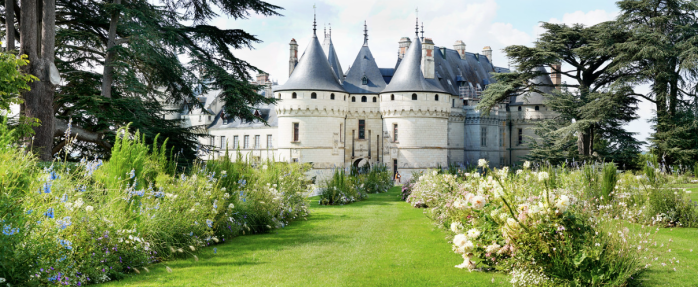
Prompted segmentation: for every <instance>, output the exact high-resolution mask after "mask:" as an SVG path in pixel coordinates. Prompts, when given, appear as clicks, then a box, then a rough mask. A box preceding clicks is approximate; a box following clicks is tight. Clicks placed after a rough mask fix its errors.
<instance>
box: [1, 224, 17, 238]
mask: <svg viewBox="0 0 698 287" xmlns="http://www.w3.org/2000/svg"><path fill="white" fill-rule="evenodd" d="M15 233H19V227H15V228H12V226H11V225H5V226H4V227H3V228H2V234H5V235H7V236H12V235H13V234H15Z"/></svg>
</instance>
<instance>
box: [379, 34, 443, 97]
mask: <svg viewBox="0 0 698 287" xmlns="http://www.w3.org/2000/svg"><path fill="white" fill-rule="evenodd" d="M421 65H422V42H421V41H420V40H419V38H417V37H415V38H414V39H413V40H412V45H410V47H409V48H408V49H407V53H405V57H404V58H403V59H402V61H401V62H400V65H399V66H398V67H397V70H396V71H395V75H393V78H392V80H390V84H389V85H388V87H386V88H385V90H383V92H382V93H392V92H439V93H445V91H444V90H442V89H441V88H439V87H437V86H434V85H433V84H431V83H429V82H428V81H427V80H426V79H424V74H422V68H421Z"/></svg>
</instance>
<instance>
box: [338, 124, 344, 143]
mask: <svg viewBox="0 0 698 287" xmlns="http://www.w3.org/2000/svg"><path fill="white" fill-rule="evenodd" d="M343 133H344V125H342V124H339V142H343V141H342V134H343Z"/></svg>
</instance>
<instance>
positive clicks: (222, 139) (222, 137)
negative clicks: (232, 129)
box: [221, 136, 225, 149]
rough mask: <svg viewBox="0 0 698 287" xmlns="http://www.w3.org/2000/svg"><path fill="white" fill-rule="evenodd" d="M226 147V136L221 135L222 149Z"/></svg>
mask: <svg viewBox="0 0 698 287" xmlns="http://www.w3.org/2000/svg"><path fill="white" fill-rule="evenodd" d="M224 147H225V136H221V149H223V148H224Z"/></svg>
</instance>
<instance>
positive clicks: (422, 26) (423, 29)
mask: <svg viewBox="0 0 698 287" xmlns="http://www.w3.org/2000/svg"><path fill="white" fill-rule="evenodd" d="M422 41H424V22H422Z"/></svg>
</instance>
